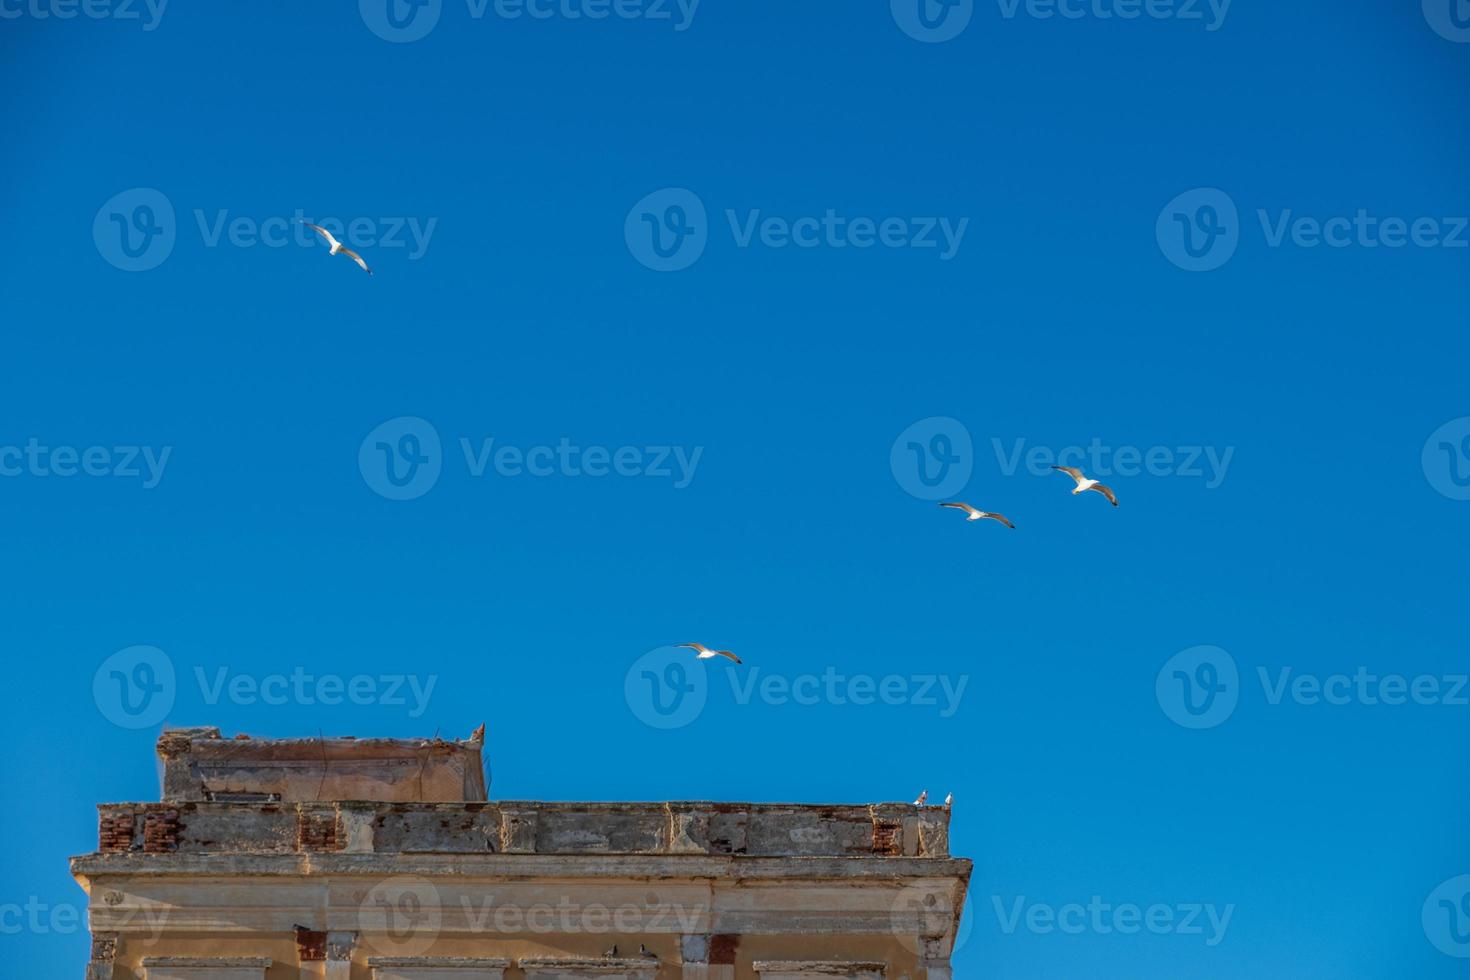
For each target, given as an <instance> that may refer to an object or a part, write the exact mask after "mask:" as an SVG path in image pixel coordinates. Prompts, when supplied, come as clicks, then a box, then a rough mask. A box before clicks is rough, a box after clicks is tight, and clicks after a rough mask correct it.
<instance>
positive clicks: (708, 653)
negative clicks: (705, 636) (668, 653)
mask: <svg viewBox="0 0 1470 980" xmlns="http://www.w3.org/2000/svg"><path fill="white" fill-rule="evenodd" d="M674 646H676V647H683V648H684V649H686V650H694V651H697V652H698V654H699V655H698V656H697V657H695V658H694V659H695V660H708V659H710V658H711V657H724V658H726V659H727V660H733V661H735V662H736V663H737V664H738V663H740V662H741V660H740V658H739V657H737V656H735V654H733V653H731V652H730V651H729V650H711V649H710V648H709V647H707V646H705V645H704V644H703V643H675V644H674Z"/></svg>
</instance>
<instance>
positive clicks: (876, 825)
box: [873, 820, 903, 857]
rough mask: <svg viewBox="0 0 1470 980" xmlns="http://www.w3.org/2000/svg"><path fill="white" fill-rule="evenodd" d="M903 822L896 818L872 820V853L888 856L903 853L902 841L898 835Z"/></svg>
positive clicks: (898, 855) (899, 855)
mask: <svg viewBox="0 0 1470 980" xmlns="http://www.w3.org/2000/svg"><path fill="white" fill-rule="evenodd" d="M902 829H903V824H901V823H899V822H898V821H897V820H874V821H873V853H874V854H883V855H886V856H888V857H901V856H902V855H903V841H902V839H901V838H900V837H899V833H900V831H901V830H902Z"/></svg>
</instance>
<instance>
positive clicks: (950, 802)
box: [944, 793, 954, 807]
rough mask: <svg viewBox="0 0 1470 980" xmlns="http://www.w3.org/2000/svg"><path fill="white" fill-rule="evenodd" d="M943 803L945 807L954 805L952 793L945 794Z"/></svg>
mask: <svg viewBox="0 0 1470 980" xmlns="http://www.w3.org/2000/svg"><path fill="white" fill-rule="evenodd" d="M944 805H945V806H946V807H951V806H954V794H953V793H950V794H949V795H948V796H946V797H945V798H944Z"/></svg>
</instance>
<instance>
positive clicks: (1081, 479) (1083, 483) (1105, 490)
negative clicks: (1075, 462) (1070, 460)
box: [1052, 466, 1118, 507]
mask: <svg viewBox="0 0 1470 980" xmlns="http://www.w3.org/2000/svg"><path fill="white" fill-rule="evenodd" d="M1052 469H1054V470H1061V471H1062V472H1063V473H1065V474H1067V475H1068V476H1070V477H1071V478H1072V479H1074V480H1076V481H1077V485H1076V486H1075V487H1073V488H1072V496H1074V497H1075V496H1076V495H1077V494H1079V493H1082V492H1084V491H1087V490H1096V491H1097V492H1098V493H1100V494H1102V495H1103V496H1104V497H1107V498H1108V500H1109V502H1111V503H1112V505H1113V506H1114V507H1116V506H1118V497H1117V495H1116V494H1114V493H1113V491H1112V489H1111V488H1109V487H1105V486H1103V485H1102V484H1101V483H1098V482H1097V481H1096V480H1091V479H1088V478H1087V477H1086V476H1084V475H1083V473H1082V471H1081V470H1079V469H1078V468H1077V467H1075V466H1053V467H1052Z"/></svg>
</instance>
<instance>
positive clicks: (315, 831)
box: [296, 810, 342, 851]
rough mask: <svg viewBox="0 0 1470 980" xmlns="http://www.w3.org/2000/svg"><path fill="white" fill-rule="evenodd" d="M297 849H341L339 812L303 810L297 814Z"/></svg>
mask: <svg viewBox="0 0 1470 980" xmlns="http://www.w3.org/2000/svg"><path fill="white" fill-rule="evenodd" d="M296 849H297V850H299V851H340V850H341V849H342V844H341V835H340V834H339V833H338V828H337V814H336V812H335V811H334V812H331V813H320V812H312V811H309V810H302V811H300V813H298V814H297V816H296Z"/></svg>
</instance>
